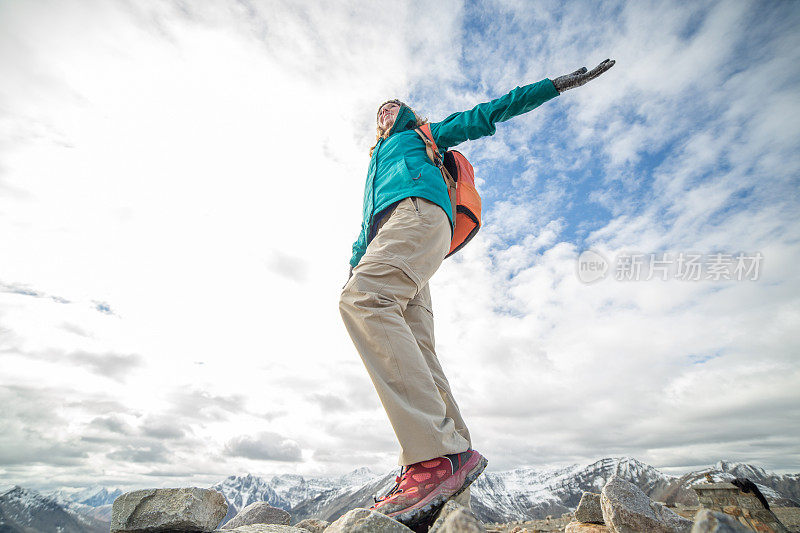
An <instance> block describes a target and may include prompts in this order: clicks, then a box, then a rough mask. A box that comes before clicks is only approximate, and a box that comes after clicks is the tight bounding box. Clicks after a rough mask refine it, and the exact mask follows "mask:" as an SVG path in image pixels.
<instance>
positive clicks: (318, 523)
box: [294, 518, 330, 533]
mask: <svg viewBox="0 0 800 533" xmlns="http://www.w3.org/2000/svg"><path fill="white" fill-rule="evenodd" d="M329 525H330V522H328V521H327V520H318V519H316V518H306V519H304V520H300V521H299V522H298V523H296V524H295V525H294V527H298V528H302V529H306V530H308V531H310V532H311V533H322V532H323V531H325V528H326V527H328V526H329Z"/></svg>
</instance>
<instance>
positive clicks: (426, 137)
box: [414, 123, 456, 191]
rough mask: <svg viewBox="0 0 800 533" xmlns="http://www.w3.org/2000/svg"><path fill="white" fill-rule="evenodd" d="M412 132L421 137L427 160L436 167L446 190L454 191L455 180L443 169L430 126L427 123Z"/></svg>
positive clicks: (442, 161) (442, 162)
mask: <svg viewBox="0 0 800 533" xmlns="http://www.w3.org/2000/svg"><path fill="white" fill-rule="evenodd" d="M414 131H416V132H417V135H419V136H420V137H422V140H423V141H424V142H425V151H426V152H427V153H428V158H430V160H431V161H433V164H434V165H436V166H437V167H438V168H439V170H440V171H441V172H442V177H443V178H444V182H445V183H446V184H447V188H448V189H452V190H453V191H455V188H456V180H454V179H453V177H452V176H451V175H450V173H449V172H448V171H447V169H446V168H445V167H444V160H443V159H442V156H441V155H439V149H438V148H437V147H436V141H434V140H433V134H432V133H431V125H430V124H429V123H425V124H423V125H422V126H420V127H419V128H416V129H415V130H414Z"/></svg>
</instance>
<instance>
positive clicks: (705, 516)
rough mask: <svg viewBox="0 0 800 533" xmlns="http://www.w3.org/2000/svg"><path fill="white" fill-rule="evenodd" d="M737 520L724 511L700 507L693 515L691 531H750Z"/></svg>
mask: <svg viewBox="0 0 800 533" xmlns="http://www.w3.org/2000/svg"><path fill="white" fill-rule="evenodd" d="M750 532H751V529H750V528H747V527H744V526H743V525H742V524H740V523H739V521H738V520H736V519H735V518H733V517H732V516H728V515H726V514H725V513H719V512H715V511H709V510H708V509H700V510H699V511H697V514H696V515H695V517H694V527H692V533H750Z"/></svg>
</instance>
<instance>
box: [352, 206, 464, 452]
mask: <svg viewBox="0 0 800 533" xmlns="http://www.w3.org/2000/svg"><path fill="white" fill-rule="evenodd" d="M449 247H450V223H449V221H448V219H447V215H446V214H445V213H444V211H442V209H441V208H440V207H439V206H437V205H436V204H434V203H432V202H429V201H427V200H424V199H419V198H415V199H412V198H406V199H404V200H403V201H401V202H400V203H399V204H398V205H397V206H396V207H395V208H394V210H393V211H392V212H391V213H390V214H389V215H387V216H386V217H385V218H384V220H383V221H382V222H381V225H380V227H379V229H378V232H377V234H376V236H375V238H374V239H373V240H372V241H371V242H370V244H369V245H368V246H367V250H366V253H365V254H364V256H363V257H362V259H361V261H360V262H359V264H358V265H357V266H356V267H355V268H354V269H353V276H352V277H351V278H350V280H349V281H348V282H347V284H346V285H345V287H344V289H343V290H342V294H341V296H340V298H339V310H340V313H341V315H342V320H343V321H344V323H345V326H346V328H347V331H348V333H349V334H350V338H351V339H352V340H353V344H354V345H355V346H356V349H357V350H358V352H359V354H360V355H361V359H362V360H363V362H364V366H365V367H366V368H367V372H368V373H369V376H370V379H371V380H372V383H373V385H374V386H375V389H376V391H377V393H378V397H379V398H380V400H381V403H382V404H383V406H384V409H386V414H387V415H388V417H389V421H390V422H391V424H392V428H393V429H394V432H395V435H396V436H397V439H398V441H399V443H400V447H401V453H400V457H399V459H398V464H399V465H401V466H405V465H409V464H412V463H417V462H419V461H425V460H427V459H432V458H434V457H439V456H441V455H444V454H449V453H459V452H463V451H465V450H466V449H467V448H469V443H468V441H467V440H466V439H464V437H463V436H462V435H461V434H459V433H458V432H457V431H456V428H455V423H454V421H453V419H452V418H450V417H448V416H447V406H446V404H445V402H444V401H443V399H442V396H441V395H440V393H439V389H438V387H437V385H436V381H435V380H434V377H433V374H432V372H431V369H430V368H429V367H428V363H427V361H426V358H425V356H424V355H423V353H422V350H421V349H420V347H419V345H418V343H417V340H416V338H415V337H414V334H413V333H412V331H411V328H410V326H409V325H408V323H407V322H406V320H405V317H404V313H405V312H406V309H407V307H408V304H409V302H410V301H411V300H412V299H413V297H414V296H415V295H416V294H417V293H418V292H419V291H420V290H421V289H422V288H423V287H424V286H425V285H427V283H428V280H429V279H430V278H431V276H433V274H434V273H435V272H436V270H437V269H438V268H439V265H440V264H441V262H442V260H443V259H444V256H445V255H446V254H447V251H448V250H449Z"/></svg>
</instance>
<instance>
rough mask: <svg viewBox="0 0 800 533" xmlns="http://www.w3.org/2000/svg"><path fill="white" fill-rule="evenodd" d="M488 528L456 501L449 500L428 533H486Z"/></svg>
mask: <svg viewBox="0 0 800 533" xmlns="http://www.w3.org/2000/svg"><path fill="white" fill-rule="evenodd" d="M485 531H486V527H485V526H484V525H483V523H482V522H481V521H480V520H478V518H477V517H476V516H475V515H474V514H473V512H472V511H471V510H469V509H467V508H466V507H464V506H463V505H461V504H460V503H458V502H457V501H456V500H447V501H446V502H445V504H444V505H443V506H442V508H441V510H440V511H439V513H438V516H437V517H436V520H435V521H434V523H433V525H432V526H431V527H430V529H429V530H428V533H484V532H485Z"/></svg>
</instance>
